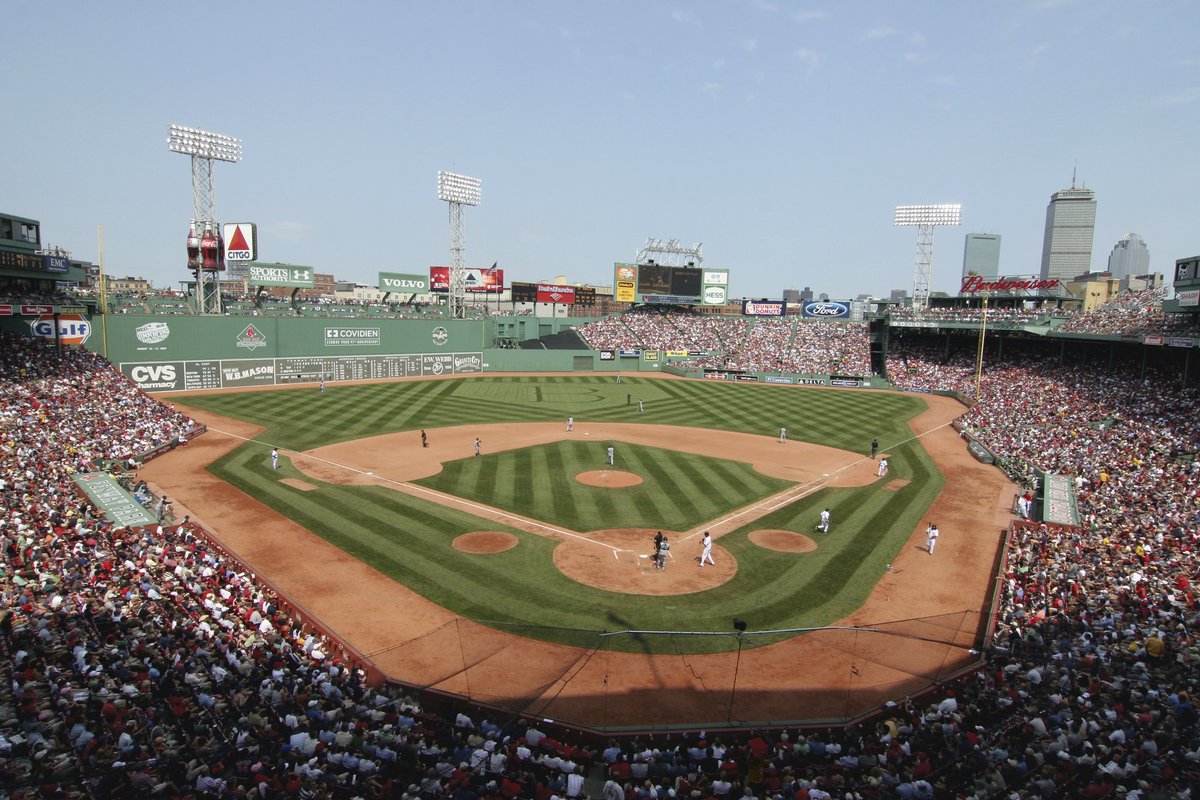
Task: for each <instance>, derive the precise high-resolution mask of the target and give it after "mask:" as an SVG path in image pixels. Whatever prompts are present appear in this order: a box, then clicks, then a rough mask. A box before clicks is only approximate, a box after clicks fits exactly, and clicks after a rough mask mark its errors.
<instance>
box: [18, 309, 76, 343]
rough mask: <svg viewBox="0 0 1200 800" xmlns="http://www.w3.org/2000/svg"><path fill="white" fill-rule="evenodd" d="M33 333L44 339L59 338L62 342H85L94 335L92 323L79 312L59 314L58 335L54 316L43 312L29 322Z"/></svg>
mask: <svg viewBox="0 0 1200 800" xmlns="http://www.w3.org/2000/svg"><path fill="white" fill-rule="evenodd" d="M29 326H30V328H31V329H32V330H33V335H34V336H38V337H41V338H42V339H51V340H53V339H55V338H57V339H58V341H59V342H61V343H62V344H83V343H84V342H86V341H87V340H88V337H90V336H91V335H92V323H90V322H88V321H87V320H86V319H84V318H83V317H82V316H80V315H79V314H59V315H58V335H57V337H56V336H55V329H54V317H53V316H51V315H48V314H42V315H41V316H39V317H38V318H37V319H35V320H33V321H32V322H30V323H29Z"/></svg>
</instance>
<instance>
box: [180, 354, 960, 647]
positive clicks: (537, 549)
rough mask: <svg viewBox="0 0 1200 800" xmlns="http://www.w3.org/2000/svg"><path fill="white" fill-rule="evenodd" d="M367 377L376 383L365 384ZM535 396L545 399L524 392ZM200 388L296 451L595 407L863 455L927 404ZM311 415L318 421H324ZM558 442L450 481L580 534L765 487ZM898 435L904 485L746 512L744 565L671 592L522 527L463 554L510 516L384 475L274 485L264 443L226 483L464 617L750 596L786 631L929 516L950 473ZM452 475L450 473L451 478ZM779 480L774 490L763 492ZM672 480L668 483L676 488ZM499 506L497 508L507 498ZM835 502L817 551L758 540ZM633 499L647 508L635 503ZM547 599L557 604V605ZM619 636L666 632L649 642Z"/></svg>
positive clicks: (714, 615) (531, 380) (844, 597)
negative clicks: (597, 479) (456, 505)
mask: <svg viewBox="0 0 1200 800" xmlns="http://www.w3.org/2000/svg"><path fill="white" fill-rule="evenodd" d="M446 386H452V387H454V388H453V390H452V391H450V393H449V394H445V392H447V391H448V390H447V389H446V388H445V387H446ZM517 387H520V388H521V389H522V390H525V389H527V388H535V387H538V388H540V389H541V392H540V393H528V392H524V391H521V392H517V393H515V394H514V393H513V392H512V390H513V389H515V388H517ZM366 389H369V390H370V391H369V392H365V393H364V391H363V390H366ZM492 394H497V395H506V396H507V397H512V398H514V399H519V398H526V399H519V401H518V402H500V401H499V400H498V399H496V400H493V399H490V398H489V395H492ZM539 394H540V399H539V400H536V401H528V400H527V398H529V397H536V396H538V395H539ZM626 394H630V395H632V398H633V400H634V401H635V403H636V400H637V399H638V398H639V397H642V398H644V399H646V402H647V406H646V412H645V413H644V414H638V413H637V411H636V404H633V405H629V406H627V405H626V401H625V396H626ZM197 399H198V400H199V401H200V402H197V403H196V405H201V404H204V405H205V406H206V407H211V408H212V410H214V411H216V412H218V413H225V414H229V415H230V416H239V414H234V413H231V412H230V411H229V409H231V408H240V409H243V410H244V411H245V412H246V413H252V414H254V416H255V417H257V421H258V422H259V424H270V423H271V422H275V423H276V424H275V425H273V426H272V427H270V428H268V430H267V431H266V432H265V433H264V434H263V436H262V437H261V438H262V440H263V441H265V442H271V443H278V444H280V445H281V446H283V447H284V448H285V449H302V448H300V447H296V445H295V444H291V442H292V441H295V442H311V444H309V445H307V446H315V445H316V444H323V443H325V442H327V441H335V440H336V441H342V440H345V439H352V438H355V437H357V436H362V435H376V434H379V433H385V432H388V431H389V430H415V429H417V428H420V427H426V428H436V427H440V426H442V425H461V424H463V422H464V421H468V422H479V423H481V424H487V423H491V422H505V421H514V420H518V421H526V420H529V421H533V420H546V421H550V420H552V421H554V422H556V423H561V422H562V421H563V420H564V419H565V418H566V415H567V413H573V415H574V416H575V419H576V421H577V422H585V421H587V420H591V419H595V420H612V421H620V422H632V423H638V422H655V423H667V424H679V425H687V426H692V427H709V426H711V427H714V428H720V429H727V430H741V431H743V432H747V433H752V434H755V435H767V436H776V435H777V434H778V424H787V425H788V427H789V429H790V430H792V431H794V432H795V433H794V434H793V436H794V438H800V437H801V436H803V437H804V438H812V439H813V440H816V441H820V442H821V443H824V444H832V445H837V443H838V442H842V443H845V444H842V445H840V446H843V447H845V449H848V450H852V451H855V452H865V448H866V445H867V444H868V443H869V441H870V438H871V437H872V436H876V437H878V438H879V440H880V442H881V444H883V445H884V447H885V448H890V447H891V445H892V443H893V442H900V441H902V440H904V439H908V438H910V437H911V433H909V431H908V429H907V426H906V425H905V424H904V421H905V419H907V417H908V416H911V414H912V413H914V412H915V411H916V410H919V409H921V408H923V407H924V403H923V401H922V400H921V399H920V398H917V397H909V396H899V395H895V396H890V395H881V394H877V393H870V392H863V393H858V392H853V391H838V392H834V391H809V390H805V389H799V388H795V387H792V388H788V387H763V386H745V385H732V384H704V383H701V382H683V381H654V380H641V379H639V380H630V379H628V378H627V379H626V380H625V381H624V382H623V383H622V384H620V385H618V384H616V383H615V381H611V380H610V379H607V378H604V377H599V376H555V378H554V380H552V381H542V382H540V383H539V379H538V378H536V377H522V378H516V377H511V378H510V377H483V378H472V379H468V380H445V381H426V382H408V383H393V384H374V385H364V386H345V387H336V389H335V390H334V389H331V391H327V392H326V393H325V395H321V394H320V393H319V392H317V391H316V389H315V388H313V389H312V390H299V391H281V392H254V393H241V394H240V395H235V394H233V393H228V394H224V395H209V396H204V397H202V398H197ZM190 400H191V398H187V399H186V400H184V402H190ZM272 401H274V402H272ZM331 401H332V402H331ZM414 401H415V402H414ZM276 402H277V403H278V405H276ZM298 406H300V407H307V409H305V408H298ZM580 408H583V409H584V410H583V411H581V410H580ZM775 417H781V422H780V423H778V424H777V423H776V422H775V421H774V418H775ZM317 419H320V425H317V424H316V423H315V422H314V421H315V420H317ZM280 420H287V421H286V422H280ZM876 420H879V422H878V423H877V422H876ZM252 421H255V420H252ZM797 421H798V422H797ZM316 428H320V430H315V429H316ZM560 444H563V445H567V444H569V445H571V447H572V448H577V450H578V452H575V450H574V449H573V450H571V451H566V452H563V453H556V454H551V453H549V452H546V453H540V454H538V453H531V451H536V450H537V449H538V448H523V449H522V450H518V451H510V452H508V453H503V454H501V453H497V454H494V455H485V456H484V457H482V458H479V459H475V458H471V457H467V458H465V459H462V460H461V461H460V462H455V463H459V464H461V465H462V467H461V468H460V469H459V473H460V474H459V476H458V477H457V478H456V480H461V481H462V485H463V486H466V487H470V489H469V490H467V489H464V490H460V491H455V492H452V493H454V494H459V495H460V496H461V495H462V494H463V493H464V492H467V491H469V492H473V493H475V492H477V493H478V494H479V495H481V496H492V497H495V498H501V497H510V498H511V499H512V501H513V502H525V503H528V502H529V500H530V498H532V497H537V500H538V502H539V503H541V504H542V505H543V507H544V508H546V509H549V510H548V511H546V512H545V513H548V514H551V515H553V518H550V519H545V518H543V517H538V516H536V515H534V514H528V515H527V516H534V517H535V518H541V519H544V521H546V522H548V523H550V524H555V523H558V524H562V525H563V526H565V527H576V528H577V529H579V530H584V531H586V530H588V529H589V528H590V529H593V530H594V529H596V528H607V527H662V528H664V529H665V528H691V527H695V526H696V524H699V522H697V523H695V524H692V525H689V524H688V519H687V517H686V516H685V514H688V513H692V514H704V515H706V516H705V517H704V518H703V519H701V520H700V521H706V520H707V519H711V518H713V517H716V516H718V515H719V514H718V513H713V509H714V508H716V509H720V511H722V512H723V511H724V510H725V507H726V505H728V504H734V503H738V504H740V505H748V504H749V502H750V501H747V502H742V501H741V499H740V496H741V495H742V494H743V493H747V492H748V493H750V494H754V493H755V491H754V490H756V489H761V488H762V487H763V476H760V475H758V474H757V473H754V472H753V471H752V470H750V469H749V467H748V466H746V465H738V464H736V463H734V462H729V461H723V460H720V459H716V460H714V463H707V464H700V463H692V462H691V461H689V459H691V458H699V457H694V456H690V455H688V454H678V453H675V454H671V453H669V452H668V451H664V452H663V454H662V455H659V454H655V455H653V456H651V455H649V454H646V453H637V454H635V453H634V448H635V446H632V445H628V444H625V443H618V444H617V445H616V447H617V459H618V461H617V468H618V469H624V470H628V471H638V472H639V474H641V475H642V477H643V478H644V479H645V483H644V484H643V485H642V486H641V487H631V488H630V489H620V490H605V489H594V487H583V486H581V485H579V484H578V482H577V481H575V479H574V475H575V473H576V472H577V471H583V470H584V469H600V468H603V466H604V465H603V459H604V444H603V441H602V440H601V441H598V442H591V443H588V444H586V445H584V444H582V443H581V442H575V441H568V442H562V443H560ZM846 444H849V445H850V446H848V447H847V446H846ZM904 447H911V452H909V451H908V450H905V449H903V448H902V447H896V448H893V449H892V451H891V452H892V454H893V457H892V472H891V474H890V476H889V478H890V479H895V478H897V477H907V478H909V479H910V480H911V481H912V483H911V484H909V485H908V486H906V487H903V488H902V489H901V490H900V491H896V492H889V491H885V490H884V489H883V488H882V487H883V486H884V485H886V483H887V481H880V482H876V483H874V484H872V485H870V486H866V487H857V488H852V489H851V488H838V489H834V488H827V489H824V490H822V491H820V492H818V493H816V494H814V495H812V496H810V497H806V498H803V499H801V500H798V501H796V502H794V503H792V504H791V505H789V506H786V507H784V508H783V509H780V510H779V511H776V512H774V513H773V514H771V515H768V517H767V518H765V519H764V520H760V521H759V522H758V523H755V524H754V525H753V526H746V528H745V529H743V530H739V531H735V532H733V533H731V534H727V535H726V536H724V537H722V539H721V540H720V541H721V544H722V546H723V547H725V548H726V549H727V550H728V551H729V552H730V554H731V555H732V556H733V557H735V558H737V560H738V573H737V575H736V576H735V577H734V579H733V580H731V581H729V582H728V583H727V584H725V585H722V586H719V587H716V588H714V589H711V590H708V591H705V592H702V593H700V594H698V595H695V596H684V597H681V598H672V599H671V600H670V602H663V599H662V598H653V597H648V598H644V597H639V596H635V595H625V594H617V593H611V592H603V591H601V590H596V589H591V588H589V587H584V586H581V585H579V584H576V583H574V582H572V581H570V580H568V579H566V578H565V577H564V576H562V575H561V574H560V573H558V572H557V570H556V569H554V567H553V560H552V558H551V554H552V552H553V549H554V547H555V542H553V541H551V540H549V539H544V538H542V537H538V536H535V535H531V534H525V533H522V532H519V531H515V532H514V535H517V536H518V539H519V541H520V545H519V546H518V547H516V548H513V549H512V550H509V551H506V552H504V553H499V554H493V555H486V556H484V555H468V554H464V553H459V552H458V551H456V550H454V549H453V547H452V546H451V542H452V541H453V539H454V537H455V536H457V535H459V534H460V533H464V532H467V531H470V530H479V529H500V530H504V529H506V528H505V526H503V525H499V524H497V523H495V522H491V521H485V520H481V519H478V518H475V517H473V516H471V515H469V514H466V513H463V512H456V511H454V510H453V509H446V508H442V507H440V506H437V505H436V504H433V503H430V502H428V501H419V500H418V499H416V498H409V497H408V496H407V495H403V494H400V493H397V492H394V491H392V490H390V489H386V488H381V487H362V486H330V485H325V484H321V485H320V486H319V488H318V490H317V491H314V492H309V493H303V492H298V491H295V490H292V489H291V488H290V487H283V486H282V485H280V484H279V483H278V481H277V478H278V477H281V476H282V475H281V474H271V473H273V471H272V470H270V466H269V459H268V458H267V456H266V452H267V451H265V450H264V449H263V446H262V445H261V444H252V445H247V446H246V447H244V448H243V450H244V451H245V455H244V458H245V464H244V466H243V467H242V468H241V470H240V471H244V473H245V474H244V475H243V476H241V477H234V476H233V475H232V474H231V475H230V476H229V477H227V478H226V479H227V480H230V481H231V482H235V483H240V484H242V485H245V486H247V488H248V490H249V491H251V492H252V493H253V494H259V495H261V497H262V498H263V500H264V502H266V503H268V504H269V505H271V506H272V507H277V509H278V510H279V511H280V512H281V513H285V514H286V513H290V514H292V515H293V516H294V518H296V519H297V521H298V522H299V523H300V524H303V525H305V527H308V528H309V529H311V530H313V531H314V532H315V533H318V535H323V536H325V538H328V539H329V540H330V541H331V542H334V543H336V544H338V545H339V546H341V547H343V548H344V549H346V550H347V551H348V552H351V553H353V554H355V555H356V556H357V557H360V558H363V559H364V560H367V561H371V562H379V563H378V564H375V565H376V566H377V567H379V568H380V569H381V570H382V571H384V572H386V573H387V574H390V575H392V576H393V577H396V579H397V580H401V581H402V582H404V583H406V584H407V585H409V586H411V587H412V588H413V589H414V590H415V591H418V592H420V593H422V594H424V595H426V596H427V597H429V598H430V599H431V600H433V601H434V602H437V603H440V604H442V605H444V606H446V607H447V608H451V609H452V610H453V611H455V612H456V613H460V614H463V615H464V616H469V617H472V618H476V619H492V620H498V621H500V622H503V623H504V624H505V625H517V626H528V628H527V630H528V631H529V632H530V635H534V636H539V637H541V638H546V639H550V640H553V641H563V642H567V641H569V642H571V643H579V642H580V641H581V640H580V638H579V637H580V634H579V633H578V632H577V631H575V630H574V629H589V628H590V629H592V630H599V629H602V628H607V629H610V630H611V629H614V628H617V627H630V628H653V629H660V630H669V629H681V628H688V629H702V630H724V629H725V628H727V627H728V619H729V618H730V616H731V615H735V616H738V615H746V609H753V614H752V615H750V616H751V617H752V618H751V619H750V620H748V621H749V622H750V623H751V625H752V626H753V627H755V628H758V629H763V628H769V627H770V628H775V627H778V628H789V627H800V626H807V625H815V624H823V623H826V622H829V621H832V620H833V619H836V618H837V617H838V616H839V615H843V614H844V613H846V612H848V611H849V610H852V609H853V608H854V607H857V606H856V605H854V600H855V598H856V597H865V593H866V592H869V590H870V587H871V586H873V585H874V582H875V581H876V580H877V579H878V577H879V575H881V574H882V567H883V565H884V564H886V563H888V561H889V560H890V559H891V558H892V557H894V554H895V552H897V551H898V549H899V548H900V547H902V546H903V545H904V543H905V542H906V541H907V539H908V537H909V535H910V534H911V533H912V531H913V529H914V527H915V526H916V525H917V524H918V523H919V522H920V521H921V515H922V514H923V513H924V510H925V508H927V507H928V503H929V501H930V499H931V498H932V496H933V495H934V494H936V490H937V487H938V486H940V483H941V476H940V474H938V473H937V472H936V470H935V469H934V468H933V465H932V462H931V461H929V459H928V458H927V456H925V454H924V451H923V449H922V448H920V446H919V445H916V444H912V445H905V446H904ZM485 449H486V442H485ZM649 449H650V450H653V448H649ZM238 452H241V451H238ZM676 458H679V459H681V460H679V461H675V459H676ZM493 459H495V460H493ZM664 465H665V466H664ZM452 467H453V464H450V465H447V470H446V472H447V473H450V472H452V471H453V469H452ZM287 469H290V466H289V465H286V464H285V469H284V470H280V473H283V474H286V472H287ZM214 471H216V469H214ZM664 472H665V474H664ZM295 475H297V476H299V473H295ZM255 476H257V477H255ZM450 477H452V476H449V475H447V479H449V478H450ZM305 479H306V480H309V481H310V482H312V481H311V479H309V478H305ZM772 480H774V479H772ZM259 482H261V484H260V483H259ZM778 483H779V485H782V486H787V485H788V484H787V482H778ZM583 490H588V491H583ZM721 490H725V493H726V496H724V497H718V495H720V494H723V492H722V491H721ZM774 491H777V490H776V489H772V490H770V491H764V492H763V495H762V496H766V495H767V494H771V493H773V492H774ZM672 494H674V495H675V496H674V497H670V496H669V495H672ZM730 494H732V495H733V496H734V497H737V498H738V499H733V498H731V497H730V496H729V495H730ZM680 497H682V498H684V499H685V500H686V502H685V503H683V506H685V507H684V508H680V506H679V504H678V503H677V502H676V500H678V499H679V498H680ZM489 505H499V506H500V507H503V505H501V503H500V502H499V500H497V502H496V503H489ZM824 505H831V507H832V508H833V510H834V534H832V535H831V536H829V537H820V538H818V539H817V541H818V544H819V547H818V549H817V550H816V551H814V552H812V553H806V554H790V553H777V552H774V551H768V550H765V549H764V548H760V547H757V546H756V545H753V544H752V543H750V542H749V540H748V533H749V531H750V530H752V529H754V528H757V527H774V528H783V529H785V530H796V531H797V532H800V533H805V534H807V535H812V525H813V524H814V523H815V522H816V518H817V515H818V513H819V510H820V508H821V507H823V506H824ZM656 509H658V510H657V511H656ZM631 510H633V511H636V512H637V513H636V514H629V512H630V511H631ZM450 512H453V513H450ZM518 513H519V512H518ZM654 514H657V515H658V516H657V520H662V519H663V517H664V516H666V515H669V516H670V517H671V519H670V520H669V521H663V522H662V523H661V525H658V524H654V522H652V521H651V519H653V515H654ZM571 515H573V516H574V517H576V518H577V525H568V524H567V517H568V516H571ZM630 518H631V519H634V520H635V522H634V523H633V524H629V523H628V521H627V520H628V519H630ZM905 526H907V528H906V527H905ZM318 529H321V530H320V531H318ZM818 536H819V535H818ZM814 538H816V537H814ZM838 562H844V563H838ZM380 564H382V565H383V566H382V567H380V566H379V565H380ZM680 568H682V565H680ZM859 604H861V601H859ZM548 609H552V610H553V611H552V612H549V613H548ZM538 626H542V627H538ZM523 629H525V628H523ZM584 638H585V639H586V636H585V637H584ZM707 638H709V639H719V638H720V637H707ZM614 646H618V647H630V648H645V647H650V648H654V647H658V646H660V645H656V644H655V643H653V642H642V643H636V644H634V643H630V644H628V645H614ZM662 646H666V645H662ZM673 646H674V644H671V645H670V646H669V647H673ZM727 646H728V645H727V644H722V643H719V642H701V643H696V642H689V643H688V647H689V651H693V652H699V651H704V650H709V649H722V648H724V647H727Z"/></svg>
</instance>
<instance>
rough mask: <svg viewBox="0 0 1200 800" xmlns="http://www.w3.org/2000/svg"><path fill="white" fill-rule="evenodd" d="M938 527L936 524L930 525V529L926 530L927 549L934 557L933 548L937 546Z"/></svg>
mask: <svg viewBox="0 0 1200 800" xmlns="http://www.w3.org/2000/svg"><path fill="white" fill-rule="evenodd" d="M940 535H941V534H940V533H939V532H938V526H937V523H936V522H931V523H929V527H928V528H926V529H925V549H926V550H928V551H929V555H933V548H934V547H935V546H936V545H937V540H938V536H940Z"/></svg>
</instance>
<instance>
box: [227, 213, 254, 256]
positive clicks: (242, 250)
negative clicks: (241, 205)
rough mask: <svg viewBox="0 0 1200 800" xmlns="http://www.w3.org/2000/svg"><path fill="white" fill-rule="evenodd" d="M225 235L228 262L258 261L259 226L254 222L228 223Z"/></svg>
mask: <svg viewBox="0 0 1200 800" xmlns="http://www.w3.org/2000/svg"><path fill="white" fill-rule="evenodd" d="M222 232H223V233H224V234H225V260H226V261H257V260H258V225H256V224H255V223H253V222H227V223H226V224H225V225H224V226H223V227H222Z"/></svg>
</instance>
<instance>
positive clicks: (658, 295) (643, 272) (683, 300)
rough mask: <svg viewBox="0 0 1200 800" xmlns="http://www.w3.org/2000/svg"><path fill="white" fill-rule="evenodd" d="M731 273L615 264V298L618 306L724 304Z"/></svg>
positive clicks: (662, 265)
mask: <svg viewBox="0 0 1200 800" xmlns="http://www.w3.org/2000/svg"><path fill="white" fill-rule="evenodd" d="M728 294H729V270H727V269H705V268H703V267H692V266H687V267H675V266H668V265H665V264H620V263H618V264H615V265H614V267H613V297H614V299H615V300H616V301H617V302H619V303H663V304H672V305H722V304H724V303H725V301H726V300H727V298H728Z"/></svg>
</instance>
